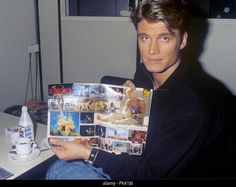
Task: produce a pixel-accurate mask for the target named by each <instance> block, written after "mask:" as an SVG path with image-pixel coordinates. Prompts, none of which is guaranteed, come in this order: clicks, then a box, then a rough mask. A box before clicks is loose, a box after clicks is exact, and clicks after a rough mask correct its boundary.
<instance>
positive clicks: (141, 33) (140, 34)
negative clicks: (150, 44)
mask: <svg viewBox="0 0 236 187" xmlns="http://www.w3.org/2000/svg"><path fill="white" fill-rule="evenodd" d="M143 35H144V36H148V34H146V33H144V32H140V33H138V37H139V36H143Z"/></svg>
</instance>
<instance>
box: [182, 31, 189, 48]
mask: <svg viewBox="0 0 236 187" xmlns="http://www.w3.org/2000/svg"><path fill="white" fill-rule="evenodd" d="M187 41H188V33H187V32H184V34H183V37H182V43H181V45H180V49H183V48H185V47H186V45H187Z"/></svg>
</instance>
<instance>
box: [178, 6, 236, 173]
mask: <svg viewBox="0 0 236 187" xmlns="http://www.w3.org/2000/svg"><path fill="white" fill-rule="evenodd" d="M200 11H201V10H200V9H198V8H197V7H194V8H192V11H191V13H192V18H191V20H190V28H189V30H188V44H187V45H188V46H187V47H186V48H185V49H184V50H183V60H184V61H185V62H186V63H189V64H190V67H191V70H192V71H191V73H193V74H195V75H196V79H197V76H203V77H205V78H206V79H205V80H207V81H208V82H209V84H211V85H213V86H214V91H217V92H220V93H221V96H222V98H223V105H224V113H225V117H224V124H225V125H224V131H226V133H227V135H226V137H225V142H227V143H225V152H227V154H226V158H225V167H227V165H230V166H231V167H232V168H235V166H236V138H234V132H235V131H236V119H235V117H234V115H235V110H234V108H235V106H236V96H234V95H233V94H232V92H231V91H230V90H229V89H228V88H227V87H226V85H224V84H223V83H222V82H221V81H220V80H218V79H216V78H215V77H213V76H211V75H210V74H208V73H207V72H206V71H205V70H204V69H203V67H202V62H200V61H199V57H200V55H201V53H202V52H203V50H204V42H205V39H206V38H207V35H208V28H209V23H208V20H207V19H205V18H204V13H201V15H203V16H202V17H201V18H198V19H195V17H196V16H195V15H196V14H199V12H200ZM204 63H207V62H204ZM229 172H230V171H229ZM229 175H233V176H232V177H236V174H232V173H229Z"/></svg>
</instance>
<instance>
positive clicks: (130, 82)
mask: <svg viewBox="0 0 236 187" xmlns="http://www.w3.org/2000/svg"><path fill="white" fill-rule="evenodd" d="M123 86H127V87H130V89H131V90H135V89H136V86H135V85H134V83H133V82H132V81H131V80H127V81H125V83H124V84H123Z"/></svg>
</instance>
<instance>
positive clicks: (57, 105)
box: [48, 94, 64, 111]
mask: <svg viewBox="0 0 236 187" xmlns="http://www.w3.org/2000/svg"><path fill="white" fill-rule="evenodd" d="M48 107H49V110H56V111H63V110H64V98H63V95H62V94H54V95H53V96H52V98H51V99H48Z"/></svg>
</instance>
